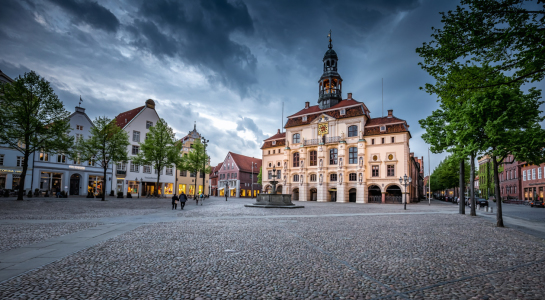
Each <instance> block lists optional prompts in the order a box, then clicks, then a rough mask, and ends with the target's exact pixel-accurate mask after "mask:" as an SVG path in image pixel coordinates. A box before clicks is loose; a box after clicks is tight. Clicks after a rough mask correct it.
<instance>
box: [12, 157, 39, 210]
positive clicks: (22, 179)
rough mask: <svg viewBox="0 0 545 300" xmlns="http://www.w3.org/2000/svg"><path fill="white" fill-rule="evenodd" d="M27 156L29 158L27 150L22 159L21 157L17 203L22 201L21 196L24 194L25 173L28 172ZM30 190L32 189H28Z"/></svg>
mask: <svg viewBox="0 0 545 300" xmlns="http://www.w3.org/2000/svg"><path fill="white" fill-rule="evenodd" d="M29 156H30V153H29V152H28V150H25V153H24V157H23V172H22V173H21V177H19V190H18V191H17V200H18V201H23V195H24V194H25V180H26V171H27V170H28V157H29ZM33 171H34V170H33ZM12 188H13V187H12ZM30 189H31V190H32V187H30Z"/></svg>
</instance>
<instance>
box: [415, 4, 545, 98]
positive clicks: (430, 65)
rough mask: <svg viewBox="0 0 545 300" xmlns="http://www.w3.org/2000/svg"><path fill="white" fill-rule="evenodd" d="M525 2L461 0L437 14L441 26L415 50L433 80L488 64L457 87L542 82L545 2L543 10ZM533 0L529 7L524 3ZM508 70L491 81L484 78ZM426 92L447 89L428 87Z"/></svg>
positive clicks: (543, 72)
mask: <svg viewBox="0 0 545 300" xmlns="http://www.w3.org/2000/svg"><path fill="white" fill-rule="evenodd" d="M532 2H533V1H529V0H462V1H461V3H460V6H457V7H456V9H455V10H454V11H448V12H447V13H445V12H441V13H440V14H441V16H442V20H441V22H442V23H443V28H441V29H439V28H433V27H432V30H433V34H432V35H431V37H432V41H431V42H429V43H424V44H423V46H422V47H420V48H417V49H416V52H417V53H418V54H419V55H420V56H421V57H422V58H424V62H423V63H420V66H421V67H422V68H423V69H424V70H426V71H427V72H428V73H429V74H430V75H431V76H433V77H434V78H435V79H436V80H439V79H440V78H441V77H444V76H446V75H448V74H450V73H452V72H453V71H454V70H456V69H460V68H462V67H468V66H472V65H474V64H477V65H490V66H492V67H491V68H489V69H488V70H486V71H487V72H485V73H482V72H475V73H474V74H472V76H469V77H464V78H463V79H464V80H463V81H461V82H459V83H458V85H457V88H458V89H474V88H480V87H485V86H493V85H508V84H510V83H513V82H519V83H520V82H528V81H532V82H534V81H540V80H542V79H543V77H544V76H545V51H543V41H544V40H545V22H544V20H545V1H543V0H539V1H538V2H541V3H544V5H543V8H540V7H539V6H537V9H533V8H532V7H531V6H532V5H533V6H536V5H535V3H532ZM528 3H531V4H530V5H525V4H528ZM504 72H508V73H509V74H512V75H511V76H508V77H507V76H506V77H503V78H502V80H501V81H496V82H493V83H490V82H488V81H487V80H486V79H487V78H490V77H491V76H495V75H498V74H502V73H504ZM426 88H427V89H428V90H435V89H437V88H448V87H445V86H441V85H440V86H433V85H426Z"/></svg>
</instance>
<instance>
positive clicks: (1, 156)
mask: <svg viewBox="0 0 545 300" xmlns="http://www.w3.org/2000/svg"><path fill="white" fill-rule="evenodd" d="M3 165H4V154H0V166H3Z"/></svg>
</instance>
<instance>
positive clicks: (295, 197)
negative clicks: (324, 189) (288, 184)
mask: <svg viewBox="0 0 545 300" xmlns="http://www.w3.org/2000/svg"><path fill="white" fill-rule="evenodd" d="M291 199H292V200H299V189H298V188H295V189H293V193H292V194H291Z"/></svg>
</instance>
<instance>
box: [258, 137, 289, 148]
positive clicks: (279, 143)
mask: <svg viewBox="0 0 545 300" xmlns="http://www.w3.org/2000/svg"><path fill="white" fill-rule="evenodd" d="M280 146H286V139H285V138H284V139H282V140H277V141H276V143H275V144H274V145H273V141H267V140H265V142H264V143H263V146H261V149H266V148H274V147H280Z"/></svg>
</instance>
